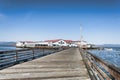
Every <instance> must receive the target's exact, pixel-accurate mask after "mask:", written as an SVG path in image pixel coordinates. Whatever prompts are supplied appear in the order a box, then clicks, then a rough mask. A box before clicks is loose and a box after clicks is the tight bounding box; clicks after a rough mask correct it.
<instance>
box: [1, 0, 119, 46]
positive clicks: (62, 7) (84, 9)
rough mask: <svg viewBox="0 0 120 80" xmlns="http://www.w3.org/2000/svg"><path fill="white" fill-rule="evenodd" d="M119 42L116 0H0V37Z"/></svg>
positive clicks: (100, 42)
mask: <svg viewBox="0 0 120 80" xmlns="http://www.w3.org/2000/svg"><path fill="white" fill-rule="evenodd" d="M80 25H82V27H83V38H84V40H86V41H87V42H89V43H94V44H120V37H119V34H120V2H119V0H0V41H21V40H28V41H31V40H34V41H40V40H46V39H47V40H48V39H60V38H63V39H72V40H79V39H80Z"/></svg>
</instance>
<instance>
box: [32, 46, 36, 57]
mask: <svg viewBox="0 0 120 80" xmlns="http://www.w3.org/2000/svg"><path fill="white" fill-rule="evenodd" d="M32 51H33V59H34V58H35V51H34V48H33V49H32Z"/></svg>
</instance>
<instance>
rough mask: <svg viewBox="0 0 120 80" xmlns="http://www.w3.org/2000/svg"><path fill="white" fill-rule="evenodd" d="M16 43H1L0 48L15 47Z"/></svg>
mask: <svg viewBox="0 0 120 80" xmlns="http://www.w3.org/2000/svg"><path fill="white" fill-rule="evenodd" d="M15 44H16V42H0V46H15Z"/></svg>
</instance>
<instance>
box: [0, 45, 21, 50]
mask: <svg viewBox="0 0 120 80" xmlns="http://www.w3.org/2000/svg"><path fill="white" fill-rule="evenodd" d="M18 49H21V48H16V47H13V46H0V51H6V50H18Z"/></svg>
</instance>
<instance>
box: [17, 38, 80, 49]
mask: <svg viewBox="0 0 120 80" xmlns="http://www.w3.org/2000/svg"><path fill="white" fill-rule="evenodd" d="M78 45H79V44H78V43H76V41H73V40H64V39H54V40H45V41H37V42H34V41H19V42H17V43H16V47H21V48H23V47H39V46H57V47H62V46H65V47H78Z"/></svg>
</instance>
